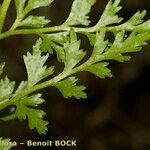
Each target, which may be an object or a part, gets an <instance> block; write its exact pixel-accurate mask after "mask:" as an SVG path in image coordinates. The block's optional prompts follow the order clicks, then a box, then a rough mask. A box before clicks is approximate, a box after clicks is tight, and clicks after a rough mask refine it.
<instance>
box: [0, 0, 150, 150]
mask: <svg viewBox="0 0 150 150" xmlns="http://www.w3.org/2000/svg"><path fill="white" fill-rule="evenodd" d="M0 2H2V0H1V1H0ZM72 2H73V0H61V1H60V0H54V2H53V4H52V5H51V6H50V7H47V8H40V9H38V10H35V11H34V12H32V13H33V14H38V15H39V14H41V15H42V14H43V15H45V16H46V17H47V18H51V23H50V25H51V26H54V25H59V24H61V23H63V22H64V21H65V19H66V18H67V16H68V15H69V11H70V8H71V4H72ZM107 2H108V1H107V0H97V3H96V5H94V7H93V8H92V12H91V13H90V17H91V20H92V22H91V26H92V25H94V24H96V22H97V21H98V19H99V17H100V15H101V13H102V12H103V10H104V8H105V6H106V4H107ZM121 5H122V6H123V8H122V10H121V12H120V15H121V16H123V17H124V18H125V20H127V19H129V18H130V17H131V16H132V15H133V14H134V13H136V12H137V10H147V16H146V17H145V19H150V1H149V0H142V1H141V0H122V2H121ZM83 7H84V6H83ZM14 19H15V9H14V4H13V3H12V4H11V7H10V9H9V13H8V16H7V21H6V28H5V30H7V29H8V28H9V27H10V26H11V24H12V22H13V21H14ZM81 38H82V37H81ZM36 39H37V36H33V35H25V36H22V35H18V36H13V37H9V38H7V39H3V40H1V41H0V62H3V61H5V62H6V67H5V74H7V75H8V77H9V78H10V79H11V80H15V81H16V83H17V84H19V83H20V81H22V80H25V79H26V78H27V75H26V71H25V66H24V63H23V59H22V57H23V55H25V54H26V52H27V51H28V50H31V49H32V46H33V44H34V43H35V41H36ZM82 47H83V48H84V49H85V50H87V51H90V49H89V44H88V41H87V40H85V39H84V38H83V39H82ZM48 63H49V64H55V65H56V66H57V67H56V68H55V69H56V72H60V71H61V69H62V64H60V63H58V62H57V59H56V56H55V54H54V55H53V56H51V58H50V60H49V62H48ZM109 68H110V69H111V70H112V73H113V77H112V78H106V79H105V80H104V79H99V78H98V77H96V76H94V75H92V74H90V73H87V72H82V73H79V74H77V76H78V78H79V84H83V85H86V87H87V90H86V92H87V95H88V98H87V99H81V100H76V99H74V98H70V99H65V98H64V97H63V96H62V95H61V93H60V92H59V91H58V90H57V89H55V88H48V89H44V90H42V91H41V93H43V98H44V99H45V100H46V102H45V103H44V104H43V105H42V106H41V109H43V110H44V111H46V112H47V116H46V119H47V120H48V121H49V125H48V132H47V135H45V136H40V135H38V134H37V132H36V131H35V130H33V131H31V130H29V128H28V124H27V121H23V122H19V121H8V122H2V121H0V135H1V136H2V137H4V138H11V139H12V140H13V141H14V140H16V141H19V142H23V141H26V140H27V139H32V140H35V141H38V140H42V141H44V140H55V139H57V140H62V139H64V140H67V139H69V140H77V147H76V148H73V147H72V148H67V147H58V148H57V147H53V148H50V147H47V148H46V147H45V148H39V149H46V150H49V149H53V150H57V149H58V150H67V149H68V150H71V149H77V150H150V86H149V85H150V45H147V46H145V47H143V50H142V51H141V52H139V53H133V54H132V59H131V61H129V62H125V63H119V62H114V61H112V62H111V63H110V65H109ZM13 149H14V150H29V149H30V148H29V147H25V146H19V147H17V148H16V147H15V148H13ZM33 149H36V148H33Z"/></svg>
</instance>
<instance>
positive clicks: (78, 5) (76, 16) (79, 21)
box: [65, 0, 96, 26]
mask: <svg viewBox="0 0 150 150" xmlns="http://www.w3.org/2000/svg"><path fill="white" fill-rule="evenodd" d="M95 2H96V0H74V2H73V5H72V9H71V12H70V15H69V17H68V19H67V20H66V22H65V25H68V26H72V25H89V23H90V21H89V17H88V16H87V14H88V13H89V12H90V10H91V7H92V6H93V5H94V4H95Z"/></svg>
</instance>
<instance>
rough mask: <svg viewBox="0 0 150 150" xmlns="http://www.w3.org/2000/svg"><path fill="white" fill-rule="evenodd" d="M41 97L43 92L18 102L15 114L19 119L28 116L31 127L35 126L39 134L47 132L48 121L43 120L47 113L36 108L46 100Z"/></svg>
mask: <svg viewBox="0 0 150 150" xmlns="http://www.w3.org/2000/svg"><path fill="white" fill-rule="evenodd" d="M40 97H41V94H36V95H32V96H29V97H25V98H23V99H21V100H20V101H18V102H16V110H15V115H16V117H17V118H18V119H19V120H25V119H26V117H27V118H28V122H29V128H30V129H34V128H35V129H37V131H38V133H39V134H46V131H47V127H46V126H47V124H48V122H47V121H45V120H43V116H45V115H46V113H45V112H44V111H42V110H39V109H35V108H34V107H36V106H38V105H39V104H41V103H43V102H44V100H43V99H41V98H40Z"/></svg>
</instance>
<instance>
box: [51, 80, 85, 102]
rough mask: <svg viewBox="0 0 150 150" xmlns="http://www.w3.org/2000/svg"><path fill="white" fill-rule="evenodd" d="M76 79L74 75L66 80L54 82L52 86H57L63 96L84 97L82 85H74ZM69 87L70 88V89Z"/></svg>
mask: <svg viewBox="0 0 150 150" xmlns="http://www.w3.org/2000/svg"><path fill="white" fill-rule="evenodd" d="M76 81H77V79H76V78H75V77H69V78H68V79H66V80H63V81H60V82H58V83H55V84H54V86H55V87H57V88H58V89H59V90H60V92H61V93H62V94H63V96H64V97H65V98H68V97H75V98H76V99H80V98H86V97H87V96H86V94H85V92H84V90H85V87H84V86H76ZM70 89H71V90H70Z"/></svg>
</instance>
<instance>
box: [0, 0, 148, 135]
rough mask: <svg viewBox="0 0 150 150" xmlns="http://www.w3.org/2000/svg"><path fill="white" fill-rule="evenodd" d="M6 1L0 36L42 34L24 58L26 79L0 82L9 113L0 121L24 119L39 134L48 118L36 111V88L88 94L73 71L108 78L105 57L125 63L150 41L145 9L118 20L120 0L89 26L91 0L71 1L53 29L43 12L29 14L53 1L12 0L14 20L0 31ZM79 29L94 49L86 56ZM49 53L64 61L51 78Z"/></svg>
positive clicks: (0, 103)
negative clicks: (111, 36)
mask: <svg viewBox="0 0 150 150" xmlns="http://www.w3.org/2000/svg"><path fill="white" fill-rule="evenodd" d="M6 2H7V6H6ZM8 2H9V1H8V0H4V2H3V3H2V5H1V6H0V29H1V30H0V39H3V38H6V37H8V36H12V35H18V34H36V35H39V36H40V38H39V39H38V40H37V41H36V44H35V46H34V47H33V51H32V53H31V52H28V53H27V55H26V56H24V57H23V59H24V63H25V66H26V70H27V74H28V79H27V80H26V81H22V82H21V83H20V85H19V86H17V85H16V84H15V82H11V81H10V80H9V79H8V77H5V78H4V79H1V81H0V111H2V110H3V109H5V108H9V112H8V114H7V115H6V116H1V120H4V121H7V120H10V119H11V120H13V119H19V120H25V119H28V123H29V128H30V129H36V130H37V131H38V133H39V134H46V131H47V124H48V122H47V121H45V119H44V116H45V114H46V113H45V112H44V111H42V110H40V109H37V107H38V105H39V104H42V103H43V102H44V100H43V99H42V98H41V96H42V95H41V94H40V93H36V92H37V91H39V90H40V89H43V88H46V87H50V86H53V87H56V88H57V89H58V90H59V91H60V92H61V93H62V95H63V96H64V97H65V98H71V97H74V98H76V99H80V98H86V97H87V95H86V93H85V89H86V88H85V86H83V85H77V80H78V79H77V77H76V75H75V74H76V73H78V72H81V71H87V72H90V73H92V74H94V75H96V76H98V77H100V78H105V77H112V74H111V71H110V69H109V68H108V65H109V61H110V60H115V61H119V62H124V61H128V60H129V59H130V56H129V54H130V53H131V52H137V51H140V50H141V49H142V46H144V45H145V44H147V43H146V42H147V41H148V40H149V39H150V20H147V21H145V22H144V21H143V17H144V16H145V14H146V11H143V12H139V11H138V12H137V13H136V14H135V15H133V16H132V17H131V18H130V19H129V20H128V21H126V22H125V23H122V24H121V22H122V20H123V18H121V17H119V16H118V15H117V12H118V11H119V10H120V9H121V7H120V6H119V4H120V0H115V1H109V3H108V4H107V6H106V8H105V10H104V12H103V14H102V15H101V18H100V20H99V21H98V23H97V24H96V25H95V26H93V27H89V25H90V20H89V17H88V14H89V13H90V11H91V7H92V6H93V5H94V4H95V3H96V1H95V0H74V2H73V5H72V8H71V12H70V15H69V17H68V18H67V19H66V21H65V22H64V23H63V24H62V25H60V26H55V27H45V26H46V25H47V24H48V23H50V20H48V19H46V18H45V17H43V16H32V15H30V12H31V11H32V10H34V9H37V8H39V7H45V6H48V5H50V4H51V3H52V2H53V0H14V2H15V6H16V14H17V15H16V20H15V22H14V24H13V25H12V27H11V28H10V29H9V30H8V31H5V32H2V31H3V30H2V29H3V23H4V21H5V16H6V13H7V9H8V7H9V5H8V4H10V3H8ZM4 4H5V5H4ZM83 6H84V7H83ZM77 25H82V27H77ZM126 31H128V32H126ZM54 32H55V33H54ZM107 32H112V33H113V34H114V37H115V38H114V41H113V42H110V41H109V39H106V34H107ZM78 33H80V34H83V35H84V36H86V37H87V38H88V40H89V43H90V45H91V47H92V48H93V51H92V54H91V56H90V57H89V58H88V59H87V60H85V56H86V51H85V50H82V49H81V48H80V47H81V40H79V39H78ZM53 52H55V53H56V54H57V58H58V61H60V62H62V63H64V69H63V71H62V72H61V73H60V74H58V75H56V76H55V77H52V76H53V73H54V71H55V67H54V66H49V67H48V66H46V65H45V62H46V61H47V59H48V57H49V55H50V54H53ZM3 68H4V63H2V64H1V65H0V73H1V74H2V72H3ZM33 92H34V94H33Z"/></svg>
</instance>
